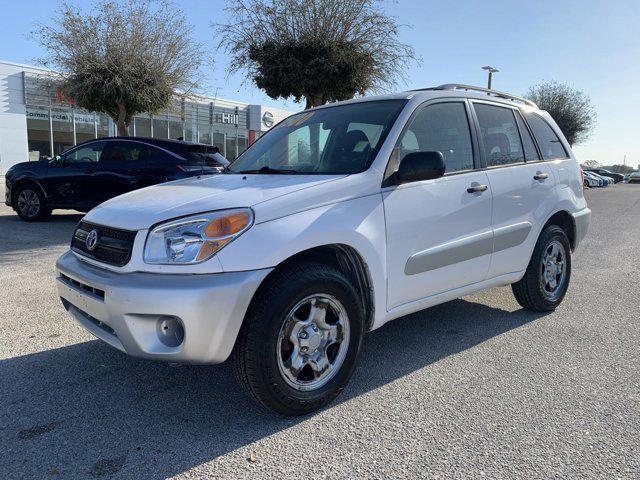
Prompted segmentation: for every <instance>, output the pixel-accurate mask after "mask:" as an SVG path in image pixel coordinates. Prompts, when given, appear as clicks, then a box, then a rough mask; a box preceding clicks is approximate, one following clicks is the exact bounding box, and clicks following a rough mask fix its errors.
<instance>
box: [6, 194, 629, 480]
mask: <svg viewBox="0 0 640 480" xmlns="http://www.w3.org/2000/svg"><path fill="white" fill-rule="evenodd" d="M0 188H1V187H0ZM0 195H1V196H0V198H4V192H2V191H0ZM587 195H588V200H589V203H590V207H591V209H592V211H593V214H592V226H591V231H590V234H589V236H588V237H587V239H586V240H585V242H584V243H583V244H582V246H581V248H580V249H579V250H578V252H576V254H575V256H574V264H573V277H572V281H571V286H570V288H569V292H568V294H567V297H566V299H565V301H564V303H563V304H562V305H561V306H560V308H559V309H558V310H557V311H556V312H554V313H552V314H548V315H537V314H532V313H529V312H525V311H523V310H521V309H520V307H519V306H518V304H517V303H516V302H515V300H514V299H513V296H512V294H511V289H510V288H508V287H506V288H499V289H493V290H490V291H487V292H483V293H481V294H478V295H473V296H469V297H465V298H463V299H460V300H456V301H453V302H449V303H447V304H444V305H440V306H438V307H434V308H432V309H429V310H426V311H424V312H420V313H418V314H414V315H411V316H408V317H406V318H403V319H400V320H397V321H395V322H392V323H390V324H388V325H387V326H385V327H383V328H382V329H380V330H378V331H375V332H373V333H371V334H369V335H368V336H367V337H366V339H365V348H364V352H363V355H362V358H361V361H360V364H359V368H358V369H357V371H356V374H355V376H354V378H353V380H352V382H351V384H350V386H349V387H348V388H347V390H346V391H345V392H344V393H343V395H342V396H341V397H340V398H339V399H338V401H337V402H335V403H334V404H332V405H331V406H330V407H328V408H326V409H324V410H323V411H321V412H319V413H317V414H315V415H312V416H309V417H305V418H299V419H286V418H282V417H278V416H276V415H274V414H271V413H267V412H263V411H261V410H258V409H257V408H256V406H255V405H254V404H253V403H252V402H251V401H250V400H249V399H248V398H247V397H245V396H244V394H243V393H242V392H241V391H240V390H239V388H238V387H237V386H236V384H235V383H234V380H233V378H232V376H231V372H230V368H229V367H228V365H226V364H222V365H217V366H171V365H167V364H159V363H153V362H148V361H143V360H136V359H132V358H128V357H126V356H125V355H123V354H121V353H120V352H118V351H116V350H114V349H112V348H110V347H109V346H107V345H105V344H103V343H101V342H99V341H97V340H94V339H93V337H92V336H91V335H89V334H88V333H86V332H84V331H83V330H82V329H81V328H80V327H78V326H76V325H75V324H74V323H73V322H72V320H71V318H70V317H69V316H68V315H67V314H66V312H65V311H64V309H63V307H62V305H61V304H60V301H59V300H58V298H57V296H56V292H55V288H54V263H55V260H56V258H57V256H58V255H59V254H61V253H62V252H64V251H65V249H66V248H67V245H68V242H69V240H70V236H71V233H72V231H73V228H74V226H75V224H76V223H77V222H78V220H79V219H80V218H81V216H80V215H79V214H74V213H64V212H62V213H61V212H56V213H55V214H54V216H53V217H52V219H51V221H49V222H46V223H40V224H27V223H24V222H22V221H21V220H19V219H18V217H17V216H15V214H13V212H12V211H11V210H10V209H9V208H7V207H5V206H4V204H2V205H1V206H0V282H1V288H0V478H2V479H9V478H94V477H98V478H108V479H112V478H135V479H164V478H262V477H270V478H301V477H308V478H328V477H330V478H362V477H376V478H385V477H386V478H398V477H407V478H408V477H410V478H416V477H421V478H447V479H449V478H464V479H468V478H479V477H488V478H510V479H513V478H540V479H548V478H586V477H590V478H640V353H639V352H640V348H639V347H640V320H639V317H638V313H639V311H640V273H639V271H640V185H617V186H615V187H610V188H607V189H594V190H590V191H588V192H587Z"/></svg>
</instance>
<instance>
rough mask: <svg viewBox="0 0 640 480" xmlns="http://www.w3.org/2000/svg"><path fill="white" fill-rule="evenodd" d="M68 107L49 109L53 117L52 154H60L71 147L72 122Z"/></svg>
mask: <svg viewBox="0 0 640 480" xmlns="http://www.w3.org/2000/svg"><path fill="white" fill-rule="evenodd" d="M71 117H72V115H71V111H70V110H69V109H64V110H63V109H59V108H55V109H53V108H52V109H51V118H52V119H53V154H54V155H60V154H61V153H62V152H64V151H65V150H67V149H68V148H70V147H73V122H72V121H71Z"/></svg>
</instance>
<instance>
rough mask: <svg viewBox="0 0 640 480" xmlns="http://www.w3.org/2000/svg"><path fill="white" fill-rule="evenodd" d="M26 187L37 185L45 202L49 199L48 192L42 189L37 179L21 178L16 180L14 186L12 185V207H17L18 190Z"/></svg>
mask: <svg viewBox="0 0 640 480" xmlns="http://www.w3.org/2000/svg"><path fill="white" fill-rule="evenodd" d="M24 185H35V186H36V187H37V188H38V189H39V190H40V192H41V193H42V195H43V196H44V198H45V200H47V199H48V195H47V192H46V191H45V189H44V188H42V185H40V182H38V181H37V180H36V179H35V178H32V177H21V178H18V179H17V180H15V181H14V182H13V185H11V205H12V206H14V207H15V204H16V201H17V198H16V194H17V193H18V190H19V189H20V188H21V187H22V186H24Z"/></svg>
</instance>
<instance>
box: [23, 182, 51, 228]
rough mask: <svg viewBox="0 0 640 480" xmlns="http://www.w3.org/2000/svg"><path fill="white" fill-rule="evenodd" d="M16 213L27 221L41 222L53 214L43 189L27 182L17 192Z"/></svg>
mask: <svg viewBox="0 0 640 480" xmlns="http://www.w3.org/2000/svg"><path fill="white" fill-rule="evenodd" d="M15 206H16V213H17V214H18V216H19V217H20V218H21V219H22V220H24V221H25V222H39V221H42V220H45V219H47V218H48V217H49V216H50V215H51V209H50V208H49V207H47V205H46V200H45V198H44V195H43V194H42V191H41V190H40V189H39V188H38V187H36V186H33V185H30V184H27V185H23V186H21V187H19V188H18V191H17V192H16V194H15Z"/></svg>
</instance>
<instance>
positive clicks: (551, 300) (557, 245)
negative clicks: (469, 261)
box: [511, 225, 571, 312]
mask: <svg viewBox="0 0 640 480" xmlns="http://www.w3.org/2000/svg"><path fill="white" fill-rule="evenodd" d="M570 279H571V245H570V243H569V239H568V238H567V235H566V233H565V231H564V230H563V229H562V228H561V227H559V226H557V225H549V226H548V227H546V228H545V229H544V230H543V231H542V233H541V234H540V237H539V238H538V242H537V243H536V246H535V248H534V250H533V255H531V260H530V261H529V265H528V267H527V271H526V273H525V274H524V277H522V279H521V280H520V281H519V282H517V283H514V284H512V285H511V288H512V290H513V294H514V296H515V297H516V300H517V301H518V303H519V304H520V305H521V306H522V307H524V308H526V309H527V310H532V311H535V312H548V311H552V310H555V309H556V307H557V306H558V305H560V303H561V302H562V299H563V298H564V296H565V294H566V293H567V288H568V287H569V280H570Z"/></svg>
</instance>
